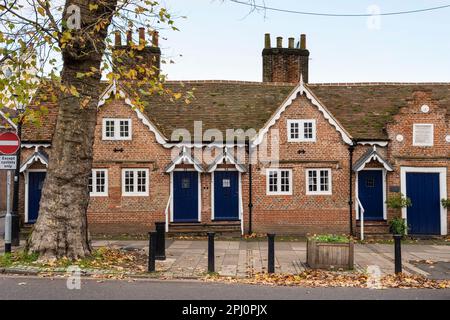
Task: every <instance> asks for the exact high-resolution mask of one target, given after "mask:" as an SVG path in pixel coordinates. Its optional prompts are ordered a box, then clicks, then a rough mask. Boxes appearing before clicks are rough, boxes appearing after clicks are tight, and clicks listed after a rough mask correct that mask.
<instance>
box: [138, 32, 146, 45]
mask: <svg viewBox="0 0 450 320" xmlns="http://www.w3.org/2000/svg"><path fill="white" fill-rule="evenodd" d="M143 43H145V28H139V44H143Z"/></svg>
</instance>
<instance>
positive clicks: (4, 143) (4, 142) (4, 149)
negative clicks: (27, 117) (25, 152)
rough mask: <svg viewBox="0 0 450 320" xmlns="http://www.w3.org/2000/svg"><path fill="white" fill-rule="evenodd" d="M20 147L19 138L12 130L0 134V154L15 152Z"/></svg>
mask: <svg viewBox="0 0 450 320" xmlns="http://www.w3.org/2000/svg"><path fill="white" fill-rule="evenodd" d="M19 147H20V139H19V137H18V136H17V134H15V133H14V132H4V133H2V134H0V154H6V155H10V154H15V153H16V152H17V150H18V149H19Z"/></svg>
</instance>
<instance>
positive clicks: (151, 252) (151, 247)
mask: <svg viewBox="0 0 450 320" xmlns="http://www.w3.org/2000/svg"><path fill="white" fill-rule="evenodd" d="M148 239H149V241H148V272H155V254H156V232H155V231H152V232H149V233H148Z"/></svg>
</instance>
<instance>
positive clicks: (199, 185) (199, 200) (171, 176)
mask: <svg viewBox="0 0 450 320" xmlns="http://www.w3.org/2000/svg"><path fill="white" fill-rule="evenodd" d="M174 171H195V172H197V174H198V178H197V180H198V183H197V188H198V218H197V220H198V221H197V222H202V193H201V190H202V188H201V186H202V182H201V172H199V171H197V170H195V169H184V168H178V169H174V170H172V171H170V194H171V195H172V196H171V197H170V222H173V209H174V207H173V199H174V198H175V194H174V192H173V172H174Z"/></svg>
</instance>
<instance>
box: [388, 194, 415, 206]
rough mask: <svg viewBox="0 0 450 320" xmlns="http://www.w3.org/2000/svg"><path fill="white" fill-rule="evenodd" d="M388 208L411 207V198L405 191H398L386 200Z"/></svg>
mask: <svg viewBox="0 0 450 320" xmlns="http://www.w3.org/2000/svg"><path fill="white" fill-rule="evenodd" d="M386 204H387V206H388V208H391V209H402V208H406V207H411V199H410V198H408V197H406V196H405V195H404V194H403V193H396V194H394V195H392V196H390V197H389V199H388V200H386Z"/></svg>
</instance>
